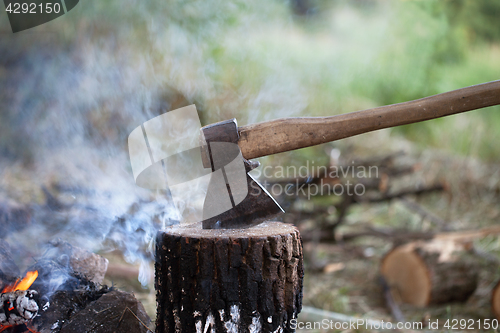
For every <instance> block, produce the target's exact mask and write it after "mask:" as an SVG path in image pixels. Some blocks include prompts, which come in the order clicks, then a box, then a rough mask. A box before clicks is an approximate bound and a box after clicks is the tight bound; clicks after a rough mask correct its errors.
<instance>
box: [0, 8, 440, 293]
mask: <svg viewBox="0 0 500 333" xmlns="http://www.w3.org/2000/svg"><path fill="white" fill-rule="evenodd" d="M347 14H349V15H350V16H349V15H347ZM382 14H383V13H382ZM382 14H381V15H378V16H377V17H378V19H373V20H371V21H367V20H364V17H363V16H362V15H360V14H359V13H358V12H354V13H353V12H352V11H349V10H347V9H346V8H341V9H339V10H338V13H337V14H335V15H332V17H331V19H330V18H328V17H326V18H325V17H318V20H319V19H321V20H323V21H324V22H330V21H332V23H328V24H327V27H326V28H322V30H321V32H320V33H316V34H310V33H308V32H307V31H306V28H303V27H302V26H301V23H300V21H299V22H294V21H293V20H294V19H293V17H292V14H291V11H290V8H289V6H288V4H287V3H286V2H280V1H278V2H268V1H263V0H262V1H253V2H246V1H223V0H213V1H201V0H200V1H190V2H184V1H138V0H126V1H124V0H112V1H99V2H98V1H89V0H86V1H80V3H79V4H78V5H77V7H75V9H73V10H71V11H70V12H69V13H68V14H66V15H64V16H62V17H60V18H58V19H56V20H54V21H52V22H50V23H48V24H46V25H42V26H39V27H37V28H34V29H31V30H29V31H27V32H23V33H19V34H14V35H13V34H11V33H10V32H9V28H8V26H7V24H6V22H7V21H6V19H7V18H6V15H3V16H1V17H0V33H1V35H2V37H1V39H0V158H1V160H0V191H1V192H3V193H2V195H3V196H6V197H9V198H13V199H15V200H17V201H20V202H24V203H29V204H33V209H34V215H33V219H34V221H33V222H34V223H32V225H31V226H30V227H29V228H27V229H25V230H23V231H20V232H15V233H13V234H12V235H9V239H10V241H9V242H10V243H14V244H16V243H18V244H21V245H22V246H24V247H26V248H28V249H30V251H31V253H37V251H40V249H41V248H42V245H43V244H44V243H46V242H47V241H48V240H50V239H52V238H54V237H59V238H62V239H64V240H67V241H69V242H71V243H73V244H75V245H77V246H81V247H85V248H87V249H89V250H93V251H111V250H114V249H118V250H120V251H121V252H122V253H123V254H124V256H125V258H126V259H127V261H129V262H131V263H136V264H139V265H140V267H141V270H140V271H141V273H140V277H139V278H140V280H141V283H143V284H147V283H150V282H151V276H152V273H151V272H150V271H149V267H150V265H149V264H150V263H151V261H152V260H153V259H154V258H153V253H152V251H153V249H154V246H153V243H154V239H155V235H156V233H157V231H158V230H159V229H161V228H163V227H165V226H168V225H170V224H172V223H175V222H176V221H178V220H179V219H180V212H179V211H178V210H177V208H176V207H175V206H174V205H173V204H172V203H171V202H170V201H168V200H167V197H166V196H165V194H164V193H160V192H151V191H148V190H144V189H141V188H139V187H138V186H136V184H135V183H134V179H133V175H132V171H131V166H130V162H129V157H128V153H127V137H128V135H129V133H130V132H131V131H132V130H133V129H134V128H136V127H137V126H140V125H141V124H143V123H144V122H145V121H147V120H149V119H152V118H154V117H155V116H158V115H159V114H162V113H163V112H166V111H168V110H172V109H177V108H179V107H182V106H186V105H189V104H193V103H195V104H196V106H197V109H198V111H199V115H200V118H201V121H202V125H206V124H208V123H211V122H214V121H220V120H225V119H228V118H233V117H236V118H237V119H238V120H239V124H240V125H242V124H244V123H254V122H258V121H262V120H268V119H274V118H279V117H289V116H301V115H304V113H307V114H308V115H312V114H313V112H312V110H318V111H315V112H314V113H316V114H317V115H318V114H322V115H327V114H328V115H329V114H332V112H333V111H339V110H338V108H337V109H335V108H334V109H333V111H332V105H339V104H340V103H341V102H345V101H346V100H348V99H349V98H352V97H350V96H349V95H348V94H345V92H346V91H349V90H350V89H351V88H353V87H356V86H355V85H354V83H353V82H356V81H358V82H361V81H363V82H364V81H366V82H367V83H363V84H359V87H360V88H359V89H358V90H361V91H367V92H366V94H365V95H366V96H369V97H370V96H372V95H377V96H378V95H380V94H379V92H380V89H382V88H380V89H379V88H378V87H386V85H384V84H382V83H383V82H382V81H383V80H380V81H377V82H375V83H376V84H371V83H373V82H370V81H369V80H364V79H365V78H367V77H369V76H370V75H372V76H375V75H379V74H381V75H380V76H381V77H382V76H383V75H382V74H384V71H383V69H384V68H392V65H393V63H394V62H395V59H394V58H393V57H392V56H387V55H388V54H389V55H390V53H391V50H394V49H398V47H396V48H390V47H389V48H387V47H386V46H387V45H388V44H387V43H388V42H384V43H376V42H375V40H376V39H377V40H380V39H382V38H385V39H384V40H390V39H391V38H394V34H395V33H392V35H391V34H390V32H391V31H390V30H389V28H387V27H388V26H389V25H388V24H387V23H386V19H385V17H384V15H382ZM325 15H326V14H325ZM408 15H409V14H408ZM343 18H344V19H343ZM314 19H316V18H315V17H313V18H312V19H311V20H314ZM323 21H322V22H323ZM373 22H375V23H374V25H373V26H375V27H378V29H371V28H372V26H371V25H370V24H371V23H373ZM432 22H433V21H432ZM432 22H431V23H432ZM351 23H355V24H351ZM370 29H371V30H370ZM318 30H320V29H319V28H318ZM269 31H275V33H274V34H271V33H269ZM276 31H277V32H278V33H276ZM310 35H313V36H314V38H313V39H311V38H310ZM333 35H334V37H332V36H333ZM386 35H388V36H389V37H387V38H386ZM358 36H362V41H366V42H367V44H366V45H367V46H366V47H360V46H359V44H356V43H355V42H354V41H355V40H357V38H358ZM427 37H428V34H427V30H424V32H423V37H422V38H421V39H420V40H422V41H424V40H426V38H427ZM436 40H437V38H435V39H433V41H436ZM368 42H370V43H368ZM422 45H424V46H426V45H427V44H425V43H424V42H422ZM371 46H373V47H371ZM386 50H389V51H386ZM407 50H408V48H403V51H401V52H406V51H407ZM421 51H422V52H424V51H425V52H427V53H430V51H429V52H428V51H427V49H425V48H421ZM422 52H421V54H422ZM384 55H385V56H387V57H385V56H384ZM372 59H378V60H380V61H379V63H382V65H383V66H385V67H382V70H381V69H380V68H379V67H380V66H379V67H376V66H373V61H372ZM418 64H422V62H418ZM424 65H425V64H424ZM398 73H399V72H398ZM418 73H420V71H418ZM410 74H411V73H410ZM356 75H357V76H356ZM419 77H420V76H419ZM390 79H391V80H392V82H395V83H396V85H397V84H399V83H400V76H397V75H396V74H394V77H390ZM423 81H424V80H419V82H423ZM381 82H382V83H381ZM412 82H413V81H412ZM378 83H380V84H378ZM415 85H417V84H416V83H415ZM410 88H411V89H410V90H412V89H413V88H414V86H412V87H410ZM417 88H418V87H417ZM417 88H415V89H417ZM387 89H388V88H387ZM415 89H413V90H415ZM311 96H316V97H318V98H311ZM370 103H372V102H368V104H370ZM359 104H362V103H360V102H356V103H354V106H358V105H359ZM311 105H312V106H311ZM349 111H352V109H351V110H349ZM43 187H45V188H47V191H48V192H49V193H52V194H53V195H54V196H55V197H56V199H57V200H59V201H60V205H61V206H60V207H47V206H45V198H44V195H43V192H42V188H43Z"/></svg>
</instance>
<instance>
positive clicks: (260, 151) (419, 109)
mask: <svg viewBox="0 0 500 333" xmlns="http://www.w3.org/2000/svg"><path fill="white" fill-rule="evenodd" d="M498 104H500V80H498V81H492V82H487V83H483V84H479V85H475V86H470V87H466V88H462V89H458V90H453V91H450V92H446V93H442V94H438V95H434V96H430V97H425V98H422V99H417V100H414V101H409V102H404V103H399V104H392V105H387V106H381V107H377V108H373V109H368V110H363V111H357V112H351V113H346V114H341V115H337V116H331V117H299V118H282V119H276V120H271V121H265V122H261V123H257V124H251V125H246V126H241V127H238V126H237V123H236V120H235V119H231V120H226V121H222V122H218V123H215V124H211V125H208V126H204V127H202V129H201V131H202V135H201V138H202V145H201V146H202V161H203V165H204V166H205V167H211V168H212V170H215V169H217V168H220V167H221V166H222V165H214V156H212V154H211V151H210V149H207V147H209V145H210V144H212V143H216V142H225V143H232V144H233V146H236V145H234V144H237V145H238V147H239V150H238V149H237V148H236V150H234V149H233V150H232V151H231V149H228V150H227V149H226V150H225V151H226V152H225V153H226V154H227V156H226V159H224V158H222V159H219V160H221V161H228V160H230V159H231V158H234V157H235V156H237V155H238V154H240V153H241V155H242V157H243V162H244V165H245V169H246V170H245V171H246V172H247V175H246V176H247V184H246V186H247V190H248V195H247V196H246V197H245V198H244V199H243V200H242V201H241V202H239V204H237V205H234V204H233V208H232V209H229V210H227V211H225V212H224V213H222V214H219V215H216V216H213V217H210V218H207V219H204V220H203V223H202V224H203V228H204V229H214V228H246V227H249V226H252V225H255V224H258V223H261V222H263V221H265V220H268V219H271V218H273V217H275V216H277V215H279V214H281V213H283V212H284V211H283V209H282V208H281V207H280V205H279V204H278V203H277V202H276V201H275V200H274V198H273V197H272V196H271V195H270V194H269V193H268V192H267V191H266V190H265V189H264V188H263V187H262V186H261V185H260V184H258V182H257V181H256V180H255V179H254V178H252V177H251V176H250V175H249V174H248V172H249V171H250V170H251V169H253V168H255V167H257V166H258V165H259V163H258V162H252V161H249V160H250V159H252V158H257V157H262V156H266V155H271V154H277V153H282V152H285V151H290V150H294V149H300V148H304V147H310V146H315V145H318V144H322V143H326V142H330V141H335V140H339V139H343V138H347V137H351V136H355V135H358V134H362V133H367V132H371V131H375V130H379V129H383V128H389V127H395V126H400V125H406V124H412V123H417V122H420V121H425V120H430V119H434V118H440V117H444V116H448V115H452V114H457V113H461V112H466V111H471V110H476V109H480V108H484V107H488V106H493V105H498ZM224 163H226V162H224ZM222 164H223V163H222ZM222 169H224V168H222ZM224 178H225V179H226V186H227V190H228V192H229V195H230V196H231V193H237V192H238V190H241V189H237V188H234V186H233V188H231V187H230V186H229V183H228V182H227V175H226V174H225V173H224ZM210 186H211V184H209V191H208V192H209V193H210ZM219 188H220V187H219ZM217 200H218V198H217V195H212V196H210V195H208V196H207V198H206V199H205V204H204V208H203V209H204V212H205V211H210V207H211V206H213V205H216V203H217ZM231 202H233V201H231Z"/></svg>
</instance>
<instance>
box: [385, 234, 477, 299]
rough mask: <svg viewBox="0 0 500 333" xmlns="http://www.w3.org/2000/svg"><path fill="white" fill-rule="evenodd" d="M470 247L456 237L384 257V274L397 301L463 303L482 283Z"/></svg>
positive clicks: (401, 249) (396, 250)
mask: <svg viewBox="0 0 500 333" xmlns="http://www.w3.org/2000/svg"><path fill="white" fill-rule="evenodd" d="M467 247H468V245H467V244H466V243H461V242H458V241H455V240H454V239H452V238H435V239H433V240H431V241H427V242H425V241H415V242H411V243H408V244H405V245H401V246H397V247H395V248H394V249H392V250H391V251H390V252H389V253H388V254H387V255H386V256H385V257H384V258H383V260H382V265H381V273H382V275H383V277H384V278H385V280H386V281H387V283H388V284H389V287H390V289H391V293H392V294H393V296H394V298H395V299H398V300H399V301H402V302H404V303H408V304H412V305H415V306H417V307H424V306H427V305H430V304H443V303H448V302H463V301H466V300H467V299H468V298H469V296H470V295H471V294H472V293H473V292H474V290H475V289H476V287H477V283H478V265H477V263H476V261H474V260H473V258H472V257H471V256H469V255H468V253H467Z"/></svg>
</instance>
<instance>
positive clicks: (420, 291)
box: [382, 246, 431, 307]
mask: <svg viewBox="0 0 500 333" xmlns="http://www.w3.org/2000/svg"><path fill="white" fill-rule="evenodd" d="M382 274H383V275H384V277H385V278H386V280H387V282H388V284H389V285H390V286H391V289H392V293H393V296H394V297H395V298H396V299H398V300H400V301H402V302H404V303H408V304H413V305H416V306H421V307H422V306H425V305H427V304H428V303H429V298H430V295H431V281H430V277H429V271H428V269H427V267H426V265H425V262H424V261H423V260H422V258H420V257H419V256H418V255H417V254H416V253H414V252H413V251H412V250H411V249H410V248H409V247H404V246H401V247H397V248H395V249H394V250H392V251H391V252H390V253H389V254H387V255H386V257H385V258H384V260H383V262H382Z"/></svg>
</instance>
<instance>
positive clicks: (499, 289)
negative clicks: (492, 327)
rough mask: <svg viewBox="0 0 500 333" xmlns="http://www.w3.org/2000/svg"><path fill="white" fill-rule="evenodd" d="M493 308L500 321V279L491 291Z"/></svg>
mask: <svg viewBox="0 0 500 333" xmlns="http://www.w3.org/2000/svg"><path fill="white" fill-rule="evenodd" d="M491 310H492V311H493V314H494V315H495V317H496V318H497V319H498V320H499V321H500V281H498V283H497V284H496V286H495V288H493V290H492V292H491Z"/></svg>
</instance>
